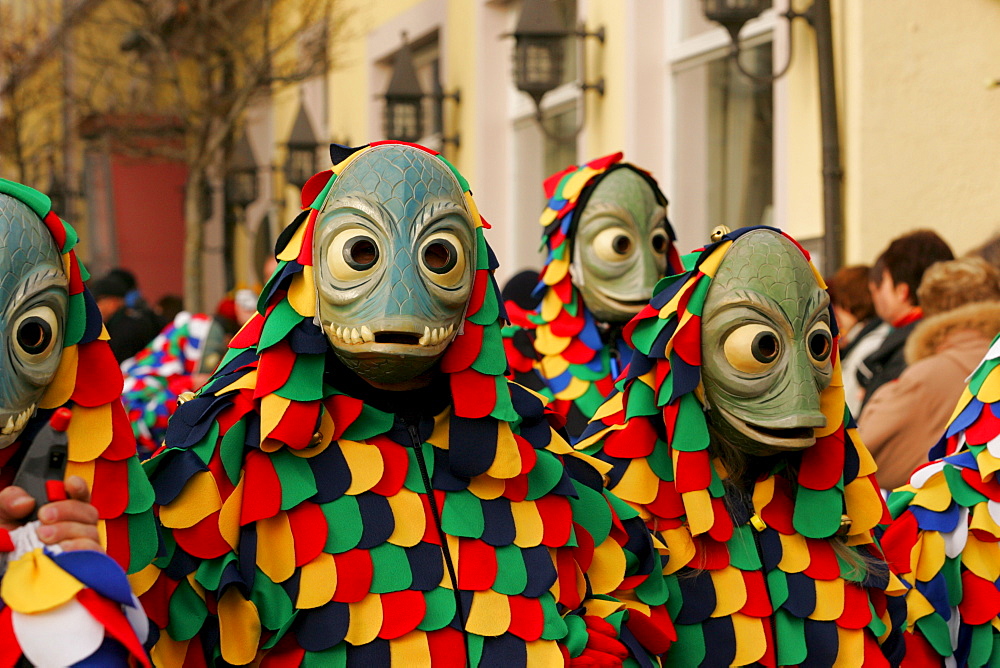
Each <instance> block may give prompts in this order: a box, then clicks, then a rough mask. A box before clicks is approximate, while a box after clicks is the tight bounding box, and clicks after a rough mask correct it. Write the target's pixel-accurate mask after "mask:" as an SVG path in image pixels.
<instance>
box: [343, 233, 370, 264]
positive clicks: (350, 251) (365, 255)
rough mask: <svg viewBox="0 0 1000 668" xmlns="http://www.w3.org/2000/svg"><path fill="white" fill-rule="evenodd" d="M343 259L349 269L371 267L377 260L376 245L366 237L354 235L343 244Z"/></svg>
mask: <svg viewBox="0 0 1000 668" xmlns="http://www.w3.org/2000/svg"><path fill="white" fill-rule="evenodd" d="M344 261H345V262H346V263H347V265H348V266H349V267H351V269H356V270H358V271H364V270H365V269H371V267H372V266H374V265H375V263H376V262H378V246H376V245H375V242H374V241H372V240H371V239H370V238H368V237H354V238H352V239H350V240H349V241H348V242H347V243H346V244H344Z"/></svg>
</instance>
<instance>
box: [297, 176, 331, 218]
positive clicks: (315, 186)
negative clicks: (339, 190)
mask: <svg viewBox="0 0 1000 668" xmlns="http://www.w3.org/2000/svg"><path fill="white" fill-rule="evenodd" d="M332 178H333V171H332V170H329V169H328V170H326V171H323V172H320V173H319V174H316V175H314V176H311V177H310V178H309V180H308V181H306V184H305V185H304V186H302V208H303V209H305V208H308V207H310V206H312V203H313V202H314V201H315V200H316V198H317V197H319V194H320V193H321V192H323V189H324V188H326V184H328V183H329V182H330V179H332Z"/></svg>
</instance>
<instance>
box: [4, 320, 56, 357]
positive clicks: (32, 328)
mask: <svg viewBox="0 0 1000 668" xmlns="http://www.w3.org/2000/svg"><path fill="white" fill-rule="evenodd" d="M58 335H59V320H58V318H56V313H55V311H53V310H52V309H51V308H49V307H48V306H36V307H35V308H33V309H31V310H30V311H28V312H27V313H25V314H24V315H22V316H21V317H20V318H18V319H17V321H16V322H15V323H14V337H13V338H14V353H15V354H16V355H17V356H18V357H19V358H21V360H23V361H25V362H30V363H38V362H41V361H42V360H44V359H46V358H47V357H48V356H49V355H51V354H52V349H53V348H55V344H56V339H57V338H58Z"/></svg>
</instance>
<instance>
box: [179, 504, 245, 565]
mask: <svg viewBox="0 0 1000 668" xmlns="http://www.w3.org/2000/svg"><path fill="white" fill-rule="evenodd" d="M173 536H174V539H175V540H176V541H177V545H179V546H180V547H181V548H183V549H184V551H185V552H187V553H188V554H191V555H194V556H195V557H198V558H199V559H215V558H216V557H221V556H222V555H224V554H226V553H228V552H231V551H232V548H231V547H230V546H229V543H227V542H226V541H225V539H224V538H223V537H222V534H221V533H220V532H219V511H215V512H214V513H212V514H211V515H209V516H208V517H206V518H204V519H203V520H201V521H200V522H198V523H197V524H195V525H194V526H190V527H188V528H186V529H174V530H173Z"/></svg>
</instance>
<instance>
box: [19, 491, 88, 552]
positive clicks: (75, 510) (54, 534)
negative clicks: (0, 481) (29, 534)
mask: <svg viewBox="0 0 1000 668" xmlns="http://www.w3.org/2000/svg"><path fill="white" fill-rule="evenodd" d="M65 485H66V494H67V496H68V497H69V498H68V499H64V500H62V501H53V502H51V503H47V504H45V505H44V506H42V507H41V508H40V509H39V510H38V520H39V522H40V525H39V526H38V529H37V531H36V533H37V534H38V539H39V540H41V541H42V542H43V543H45V544H46V545H59V547H61V548H62V549H63V550H65V551H71V550H98V551H103V548H102V547H101V545H100V542H99V541H98V534H97V519H98V516H97V508H95V507H94V506H92V505H91V504H90V490H89V489H88V488H87V483H86V482H85V481H84V480H83V478H80V477H79V476H70V477H69V478H68V479H67V480H66V483H65ZM34 507H35V500H34V499H33V498H31V496H30V495H29V494H28V493H27V492H25V491H24V490H23V489H21V488H20V487H14V486H10V487H6V488H4V489H3V490H0V528H2V529H7V530H8V531H10V530H13V529H16V528H18V527H20V526H22V525H24V523H25V522H24V518H25V517H27V515H28V514H29V513H30V512H31V509H32V508H34Z"/></svg>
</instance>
